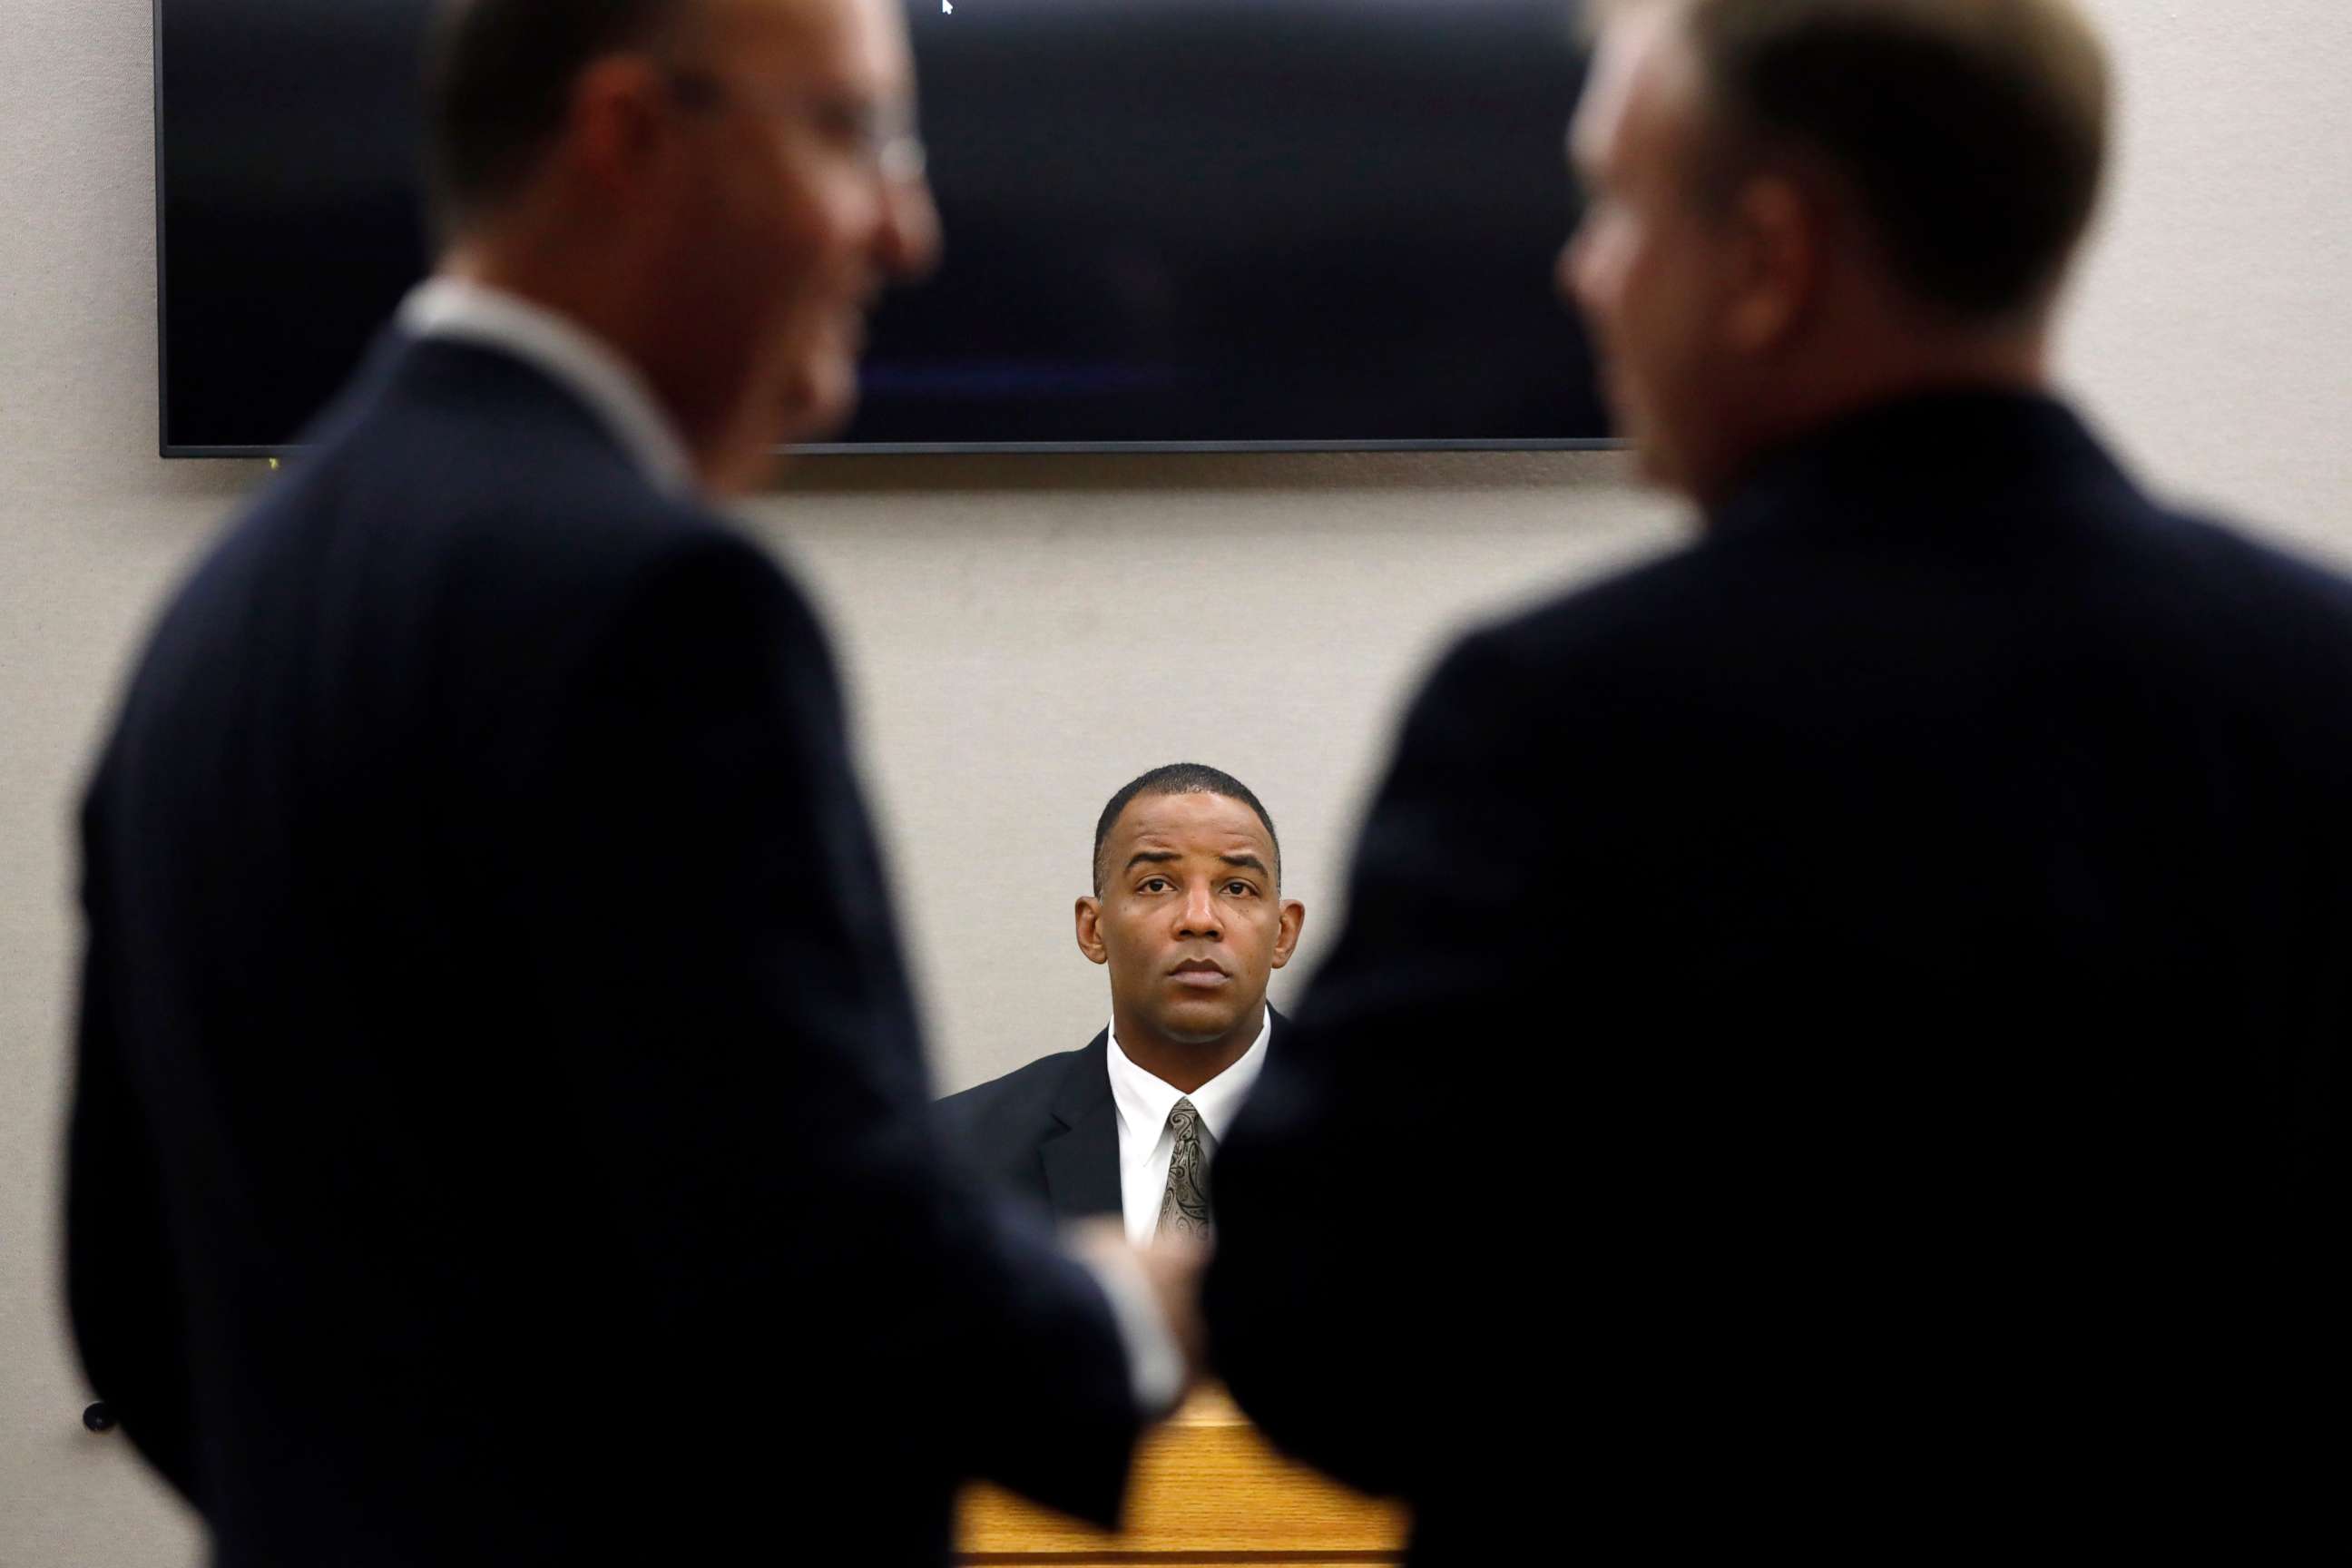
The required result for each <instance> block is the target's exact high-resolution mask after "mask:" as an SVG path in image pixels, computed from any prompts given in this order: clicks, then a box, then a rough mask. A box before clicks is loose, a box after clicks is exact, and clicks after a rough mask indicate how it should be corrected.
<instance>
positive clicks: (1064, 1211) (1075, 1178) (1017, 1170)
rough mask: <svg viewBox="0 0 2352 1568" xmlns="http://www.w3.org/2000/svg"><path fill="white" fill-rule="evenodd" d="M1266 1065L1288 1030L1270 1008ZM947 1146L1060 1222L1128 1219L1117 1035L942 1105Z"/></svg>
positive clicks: (1039, 1061)
mask: <svg viewBox="0 0 2352 1568" xmlns="http://www.w3.org/2000/svg"><path fill="white" fill-rule="evenodd" d="M1266 1011H1267V1013H1268V1014H1269V1015H1270V1016H1271V1017H1272V1019H1273V1025H1272V1026H1271V1027H1270V1028H1269V1029H1268V1030H1267V1031H1266V1037H1265V1059H1266V1060H1267V1061H1268V1062H1272V1061H1273V1060H1274V1058H1275V1056H1276V1053H1277V1052H1279V1051H1280V1050H1281V1049H1282V1048H1283V1047H1282V1043H1281V1041H1282V1036H1283V1033H1284V1031H1285V1030H1286V1029H1287V1028H1288V1027H1289V1026H1288V1025H1287V1024H1286V1023H1284V1021H1283V1017H1282V1015H1281V1014H1279V1013H1276V1012H1275V1011H1274V1009H1273V1008H1271V1007H1268V1008H1267V1009H1266ZM939 1114H940V1121H941V1123H942V1124H943V1126H944V1127H945V1129H946V1131H947V1135H948V1140H949V1142H950V1144H952V1145H953V1146H954V1147H955V1148H956V1149H957V1150H958V1152H961V1154H962V1155H963V1156H964V1158H966V1159H967V1160H969V1161H970V1162H971V1163H973V1164H974V1165H976V1166H978V1167H979V1169H980V1170H981V1172H982V1173H983V1174H984V1175H986V1176H987V1177H989V1178H990V1179H991V1180H992V1181H994V1182H996V1183H997V1184H999V1185H1001V1186H1002V1187H1003V1189H1004V1190H1005V1191H1007V1192H1012V1193H1016V1194H1020V1195H1021V1196H1022V1197H1024V1198H1026V1199H1029V1200H1031V1201H1033V1202H1034V1203H1038V1204H1042V1205H1045V1206H1046V1207H1047V1208H1049V1209H1050V1210H1052V1211H1053V1215H1054V1217H1055V1219H1057V1220H1070V1219H1087V1218H1089V1217H1092V1216H1094V1215H1111V1216H1112V1217H1113V1218H1117V1217H1118V1215H1120V1214H1121V1213H1123V1209H1122V1206H1121V1194H1120V1191H1119V1179H1118V1105H1117V1104H1116V1103H1115V1102H1114V1101H1113V1100H1112V1099H1111V1093H1110V1031H1109V1030H1108V1029H1105V1030H1103V1031H1102V1032H1101V1033H1100V1034H1097V1036H1096V1037H1094V1038H1093V1039H1092V1040H1089V1041H1088V1042H1087V1044H1086V1045H1085V1046H1084V1047H1081V1048H1079V1049H1077V1050H1075V1051H1063V1052H1060V1053H1059V1054H1057V1055H1055V1056H1050V1057H1040V1058H1038V1059H1037V1060H1035V1061H1034V1062H1031V1063H1030V1064H1029V1065H1028V1066H1026V1067H1023V1068H1013V1071H1011V1072H1009V1073H1006V1074H1005V1075H1004V1076H1003V1078H997V1079H990V1080H989V1081H988V1082H986V1083H983V1084H978V1085H975V1086H974V1087H972V1088H971V1089H964V1090H962V1091H961V1093H957V1094H951V1095H949V1096H948V1097H947V1098H946V1099H945V1100H940V1103H939Z"/></svg>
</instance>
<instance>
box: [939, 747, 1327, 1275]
mask: <svg viewBox="0 0 2352 1568" xmlns="http://www.w3.org/2000/svg"><path fill="white" fill-rule="evenodd" d="M1306 918H1307V910H1306V906H1305V905H1303V904H1301V903H1299V902H1298V900H1296V899H1285V898H1283V897H1282V851H1281V847H1280V846H1279V845H1278V844H1277V843H1276V840H1275V834H1274V819H1273V818H1272V817H1271V816H1267V815H1266V810H1265V806H1263V805H1260V804H1259V803H1258V798H1257V796H1256V795H1254V794H1252V793H1251V792H1250V789H1249V786H1248V785H1246V784H1243V783H1242V782H1241V781H1240V780H1239V779H1236V778H1234V776H1233V775H1232V774H1230V773H1221V772H1219V771H1218V770H1217V769H1215V768H1211V767H1203V766H1202V765H1201V764H1200V763H1170V764H1169V765H1167V766H1165V767H1159V768H1154V769H1152V770H1151V771H1150V773H1145V774H1144V775H1143V776H1142V777H1140V778H1139V779H1136V780H1135V781H1133V782H1132V783H1130V784H1128V785H1127V786H1126V787H1125V788H1124V789H1121V790H1120V791H1119V792H1118V794H1117V795H1113V796H1111V798H1110V803H1109V804H1108V805H1106V806H1104V807H1103V811H1102V816H1100V817H1099V818H1098V819H1097V821H1096V823H1095V849H1094V891H1093V893H1092V894H1091V895H1089V896H1087V897H1086V898H1082V899H1080V900H1078V904H1077V938H1078V951H1079V952H1083V953H1085V954H1086V955H1087V960H1088V961H1089V962H1091V963H1098V964H1101V965H1103V966H1104V967H1105V968H1106V969H1108V971H1109V978H1110V1010H1111V1018H1110V1025H1109V1026H1108V1028H1106V1029H1105V1030H1103V1031H1102V1032H1101V1033H1100V1034H1097V1036H1096V1037H1094V1039H1093V1040H1092V1041H1091V1042H1089V1043H1088V1044H1087V1046H1086V1047H1083V1048H1082V1049H1079V1050H1075V1051H1065V1052H1063V1053H1061V1054H1059V1055H1057V1056H1050V1057H1046V1058H1043V1059H1041V1060H1038V1061H1034V1062H1031V1063H1030V1064H1029V1065H1028V1066H1027V1067H1024V1068H1019V1069H1017V1070H1015V1071H1013V1072H1010V1073H1007V1074H1006V1075H1005V1076H1003V1078H1000V1079H995V1080H993V1081H992V1082H989V1083H984V1084H982V1085H981V1086H980V1087H978V1088H977V1089H966V1090H964V1091H963V1092H962V1093H961V1094H958V1095H953V1096H950V1098H949V1099H947V1100H944V1101H942V1102H941V1106H940V1110H941V1111H942V1113H943V1115H944V1117H945V1118H946V1120H947V1122H948V1125H949V1126H950V1129H951V1130H952V1131H953V1133H954V1135H955V1137H956V1139H957V1141H958V1142H961V1144H962V1145H963V1146H964V1148H965V1150H966V1152H968V1153H969V1154H970V1155H971V1157H972V1158H973V1159H974V1160H975V1161H976V1162H977V1163H979V1164H980V1165H981V1167H982V1169H983V1170H984V1171H986V1172H987V1173H989V1174H990V1175H992V1176H993V1177H995V1178H997V1179H998V1180H999V1181H1001V1182H1002V1183H1003V1184H1004V1185H1005V1186H1006V1187H1008V1188H1010V1189H1011V1190H1013V1191H1014V1192H1018V1193H1020V1194H1024V1195H1025V1196H1027V1197H1030V1198H1033V1199H1034V1200H1036V1201H1037V1202H1039V1203H1043V1204H1045V1205H1048V1206H1049V1207H1050V1208H1051V1209H1052V1211H1053V1212H1054V1214H1055V1215H1057V1216H1059V1217H1060V1218H1062V1219H1065V1220H1072V1219H1082V1218H1086V1217H1087V1216H1089V1215H1118V1216H1120V1217H1122V1218H1123V1219H1124V1221H1125V1223H1126V1226H1127V1234H1128V1237H1129V1240H1130V1241H1133V1242H1135V1243H1136V1244H1137V1245H1141V1244H1143V1243H1145V1242H1148V1241H1150V1240H1151V1239H1152V1238H1153V1237H1156V1236H1159V1235H1160V1234H1162V1233H1167V1234H1171V1235H1179V1236H1195V1235H1202V1234H1205V1232H1206V1231H1207V1229H1208V1226H1209V1219H1210V1203H1209V1183H1208V1176H1209V1166H1210V1163H1211V1162H1212V1160H1213V1158H1214V1156H1215V1153H1216V1148H1217V1142H1218V1140H1219V1139H1221V1138H1222V1137H1223V1136H1224V1133H1225V1130H1226V1129H1227V1128H1228V1127H1230V1126H1231V1125H1232V1124H1233V1118H1234V1112H1235V1111H1236V1110H1239V1109H1240V1107H1241V1103H1242V1101H1243V1100H1244V1098H1246V1097H1247V1095H1248V1094H1249V1091H1250V1089H1251V1086H1252V1085H1254V1084H1255V1083H1256V1081H1257V1077H1258V1074H1259V1072H1260V1071H1261V1070H1263V1069H1264V1068H1265V1063H1266V1061H1267V1059H1268V1053H1269V1052H1270V1051H1272V1050H1275V1049H1278V1048H1279V1047H1277V1046H1276V1041H1275V1037H1276V1033H1277V1032H1278V1031H1279V1030H1280V1029H1281V1027H1282V1019H1281V1016H1279V1015H1278V1014H1276V1012H1275V1011H1274V1009H1273V1008H1272V1007H1271V1006H1269V1005H1267V1003H1266V999H1265V986H1266V981H1267V978H1268V977H1269V976H1270V975H1271V974H1272V973H1273V972H1274V971H1276V970H1277V969H1279V968H1281V967H1282V966H1283V965H1284V964H1286V963H1289V962H1290V955H1291V953H1292V952H1293V951H1294V950H1296V948H1297V944H1298V931H1299V927H1300V925H1301V924H1302V923H1303V922H1304V921H1305V920H1306Z"/></svg>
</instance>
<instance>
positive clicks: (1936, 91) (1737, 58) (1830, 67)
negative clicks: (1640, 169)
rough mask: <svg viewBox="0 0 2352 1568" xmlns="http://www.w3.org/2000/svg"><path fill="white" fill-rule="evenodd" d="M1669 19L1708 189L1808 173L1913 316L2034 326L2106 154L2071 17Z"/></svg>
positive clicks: (1799, 2)
mask: <svg viewBox="0 0 2352 1568" xmlns="http://www.w3.org/2000/svg"><path fill="white" fill-rule="evenodd" d="M1675 3H1678V4H1681V5H1683V6H1684V8H1685V26H1687V29H1688V37H1689V38H1690V41H1691V43H1692V45H1693V47H1694V48H1695V51H1696V55H1697V57H1698V60H1699V64H1700V67H1701V69H1702V72H1703V75H1704V77H1705V80H1706V100H1707V110H1706V113H1707V119H1708V124H1707V126H1706V133H1705V142H1704V145H1705V152H1704V153H1703V157H1704V159H1705V161H1706V164H1707V167H1706V170H1705V174H1706V176H1707V177H1708V178H1709V179H1710V181H1711V183H1712V184H1714V185H1715V186H1716V188H1717V190H1727V189H1729V188H1731V187H1732V186H1734V185H1736V184H1737V183H1738V180H1739V178H1740V176H1741V175H1742V174H1744V173H1745V172H1747V171H1748V170H1750V169H1752V168H1754V167H1755V166H1757V164H1758V163H1759V161H1761V160H1764V159H1768V158H1771V157H1774V156H1776V155H1782V156H1787V155H1793V156H1795V157H1800V158H1805V159H1810V160H1811V161H1812V162H1814V163H1816V164H1817V165H1818V166H1819V167H1820V168H1821V169H1822V171H1823V172H1824V173H1825V174H1827V175H1828V176H1829V177H1831V178H1832V179H1834V180H1836V181H1838V182H1839V183H1840V184H1843V186H1844V188H1845V189H1846V191H1847V192H1848V193H1849V194H1850V195H1851V197H1852V199H1853V202H1854V204H1855V205H1856V207H1857V209H1858V211H1859V213H1860V215H1861V216H1862V218H1863V220H1864V224H1865V225H1866V226H1867V228H1868V230H1869V232H1870V234H1871V235H1872V237H1874V239H1875V241H1876V242H1877V245H1878V247H1880V250H1881V253H1882V256H1883V259H1884V261H1885V266H1886V268H1887V269H1888V271H1889V272H1890V273H1891V275H1892V276H1893V278H1894V279H1895V281H1896V282H1898V283H1899V284H1900V285H1902V286H1903V287H1904V288H1905V289H1906V290H1908V291H1909V292H1910V293H1911V294H1912V295H1913V296H1914V298H1915V299H1916V300H1917V301H1918V302H1919V303H1921V304H1922V305H1924V306H1927V307H1928V308H1929V309H1930V310H1934V311H1937V312H1939V313H1941V314H1943V315H1945V316H1947V317H1948V318H1949V319H1952V320H1954V321H1963V322H1985V323H2005V322H2016V321H2023V320H2032V319H2033V318H2035V317H2036V316H2038V315H2039V314H2040V313H2041V312H2042V310H2043V309H2044V308H2045V307H2046V305H2047V304H2048V302H2049V300H2050V299H2051V297H2052V295H2053V293H2054V292H2055V290H2056V288H2057V285H2058V284H2059V282H2060V280H2061V279H2062V278H2063V274H2064V272H2065V269H2066V265H2067V262H2068V260H2069V259H2070V258H2071V257H2072V255H2073V253H2074V248H2075V246H2076V244H2077V242H2078V241H2079V240H2080V239H2081V238H2082V236H2083V233H2084V228H2085V227H2086V226H2087V225H2088V223H2089V221H2090V216H2091V213H2092V209H2093V207H2094V205H2095V202H2096V199H2097V195H2098V191H2099V184H2100V174H2101V170H2102V168H2103V165H2104V163H2105V154H2106V143H2107V98H2108V83H2107V68H2106V61H2105V56H2104V53H2103V51H2102V50H2101V48H2100V46H2099V43H2098V40H2097V38H2096V37H2095V35H2094V34H2093V32H2092V31H2091V28H2090V27H2089V26H2088V25H2087V24H2086V23H2085V22H2084V18H2083V16H2082V15H2081V14H2080V12H2079V11H2078V10H2077V9H2076V8H2075V6H2074V4H2073V3H2072V0H1675Z"/></svg>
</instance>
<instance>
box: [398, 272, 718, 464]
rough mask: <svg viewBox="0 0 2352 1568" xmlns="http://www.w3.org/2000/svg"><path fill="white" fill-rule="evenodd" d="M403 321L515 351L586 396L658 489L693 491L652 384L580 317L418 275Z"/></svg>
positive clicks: (408, 327) (420, 332)
mask: <svg viewBox="0 0 2352 1568" xmlns="http://www.w3.org/2000/svg"><path fill="white" fill-rule="evenodd" d="M398 321H399V323H400V327H401V330H402V331H405V332H407V333H408V334H409V336H411V337H415V338H444V339H448V340H450V341H453V342H466V343H478V344H480V345H481V346H483V347H485V348H493V349H497V350H499V351H500V352H502V353H509V354H511V355H513V356H514V357H515V358H516V359H519V360H520V361H522V362H523V363H525V364H528V365H530V366H531V367H532V368H533V369H535V370H537V371H539V372H540V373H541V374H543V375H545V376H546V377H547V378H548V379H549V380H551V381H552V382H554V383H555V384H557V385H558V386H561V387H562V388H563V389H564V390H565V391H566V392H569V393H570V394H571V395H572V396H574V397H576V398H578V399H579V400H580V401H581V402H582V403H583V404H584V405H586V406H587V409H588V412H589V413H591V414H593V415H594V416H596V418H597V421H598V422H599V423H600V424H602V425H603V426H604V428H605V429H606V430H607V431H609V432H611V434H612V437H613V439H614V441H616V442H618V443H619V444H620V447H621V450H623V451H624V452H625V453H627V454H628V455H629V458H630V460H631V461H633V462H635V464H636V466H637V468H638V469H639V470H640V471H641V472H643V473H644V475H645V476H646V482H647V483H649V484H651V485H652V486H653V487H654V488H655V489H657V490H660V491H661V492H662V493H664V494H665V495H670V496H680V497H682V496H686V495H689V494H691V493H692V492H693V489H694V460H693V458H690V457H689V456H688V453H687V449H686V443H685V441H684V440H682V439H680V438H679V436H678V433H677V426H675V425H673V424H672V423H670V418H669V416H668V415H667V413H665V412H663V409H662V405H660V403H658V402H656V400H655V397H654V394H653V388H651V387H649V386H647V385H646V378H645V377H644V376H642V375H640V374H637V370H636V367H635V365H632V364H631V363H629V362H628V361H627V360H625V359H624V358H622V357H621V355H620V354H619V353H617V352H615V351H614V349H613V348H612V347H611V345H609V344H607V343H606V342H604V340H603V339H601V338H598V337H597V336H596V335H595V334H593V332H590V331H588V330H587V329H586V328H584V327H583V326H581V325H580V324H579V323H578V322H577V321H572V320H570V319H569V318H567V317H564V316H562V315H559V314H557V313H556V312H555V311H553V310H549V309H547V308H546V307H545V306H544V305H535V304H533V303H531V301H530V300H525V299H523V298H522V297H521V296H520V295H516V294H509V293H508V292H507V291H506V290H504V289H493V288H491V287H489V286H488V284H483V283H476V282H473V281H471V280H470V279H464V278H428V279H425V281H424V282H422V283H419V284H418V285H417V286H416V287H415V288H414V289H410V290H409V293H408V298H407V299H405V300H402V301H401V305H400V315H399V317H398Z"/></svg>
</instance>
